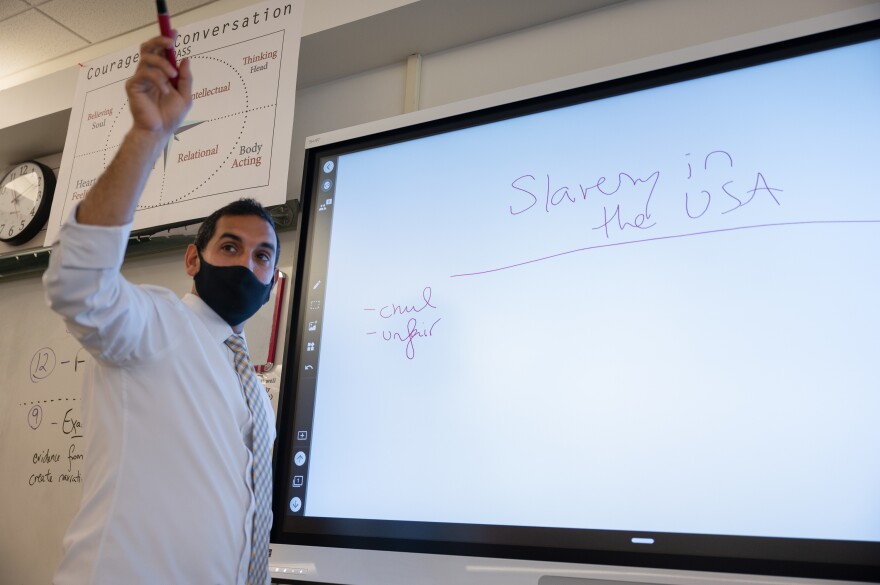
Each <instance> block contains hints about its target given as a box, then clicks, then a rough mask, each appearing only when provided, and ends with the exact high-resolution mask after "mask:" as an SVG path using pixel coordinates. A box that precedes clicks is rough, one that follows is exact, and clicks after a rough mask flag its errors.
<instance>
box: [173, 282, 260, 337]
mask: <svg viewBox="0 0 880 585" xmlns="http://www.w3.org/2000/svg"><path fill="white" fill-rule="evenodd" d="M181 300H182V301H183V304H185V305H186V306H187V307H189V308H190V309H191V310H192V312H193V313H195V314H196V316H197V317H198V318H199V320H201V322H202V323H204V325H205V328H206V329H207V330H208V333H210V334H211V337H212V338H213V339H215V340H217V342H218V343H225V342H226V340H227V339H229V336H230V335H232V334H233V333H235V332H234V331H232V327H231V326H230V325H229V323H227V322H226V321H224V320H223V319H222V318H221V317H220V315H218V314H217V313H216V312H214V309H212V308H211V307H209V306H208V305H207V303H205V301H203V300H202V299H201V297H199V296H198V295H194V294H192V293H187V294H185V295H183V299H181ZM237 335H241V336H242V337H244V332H241V333H239V334H237Z"/></svg>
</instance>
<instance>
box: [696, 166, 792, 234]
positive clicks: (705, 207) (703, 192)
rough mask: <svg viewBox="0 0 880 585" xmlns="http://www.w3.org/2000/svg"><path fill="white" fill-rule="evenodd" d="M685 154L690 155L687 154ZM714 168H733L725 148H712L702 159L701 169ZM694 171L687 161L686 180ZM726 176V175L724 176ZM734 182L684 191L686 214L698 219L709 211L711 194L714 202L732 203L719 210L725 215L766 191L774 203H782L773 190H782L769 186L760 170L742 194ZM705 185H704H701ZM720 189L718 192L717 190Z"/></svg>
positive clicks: (711, 204) (708, 170)
mask: <svg viewBox="0 0 880 585" xmlns="http://www.w3.org/2000/svg"><path fill="white" fill-rule="evenodd" d="M686 156H690V154H687V155H686ZM710 167H711V168H712V170H714V169H724V170H729V169H732V168H733V157H732V156H731V155H730V153H729V152H727V151H725V150H713V151H712V152H710V153H709V154H707V155H706V157H705V158H704V159H703V171H706V172H707V173H708V172H711V171H710ZM693 177H694V172H693V167H692V166H691V163H690V162H688V176H687V178H688V180H691V179H693ZM725 178H726V177H725ZM733 184H734V181H725V182H724V183H722V184H721V185H720V187H712V188H711V190H710V189H708V188H704V189H699V190H698V191H697V190H695V191H694V194H691V192H690V191H685V193H684V210H685V213H687V216H688V217H689V218H691V219H700V218H701V217H703V216H704V215H706V212H707V211H709V208H710V207H712V206H713V205H715V204H713V202H712V199H713V194H714V195H715V196H716V202H717V201H718V199H720V200H721V202H722V204H724V203H726V204H727V205H728V206H729V205H733V207H729V208H727V209H724V210H723V211H721V215H726V214H728V213H730V212H732V211H736V210H737V209H740V208H743V207H745V206H747V205H748V204H750V203H751V202H752V201H754V200H755V196H756V195H757V194H758V193H762V192H763V193H766V194H768V195H769V196H770V197H771V198H772V199H773V201H774V202H775V203H776V205H782V203H780V202H779V199H778V198H777V197H776V195H775V193H774V192H779V193H781V192H782V189H779V188H776V187H771V186H770V185H769V184H768V183H767V179H766V178H765V177H764V174H763V173H762V172H761V171H758V172H757V173H756V175H755V183H754V186H753V187H752V188H751V189H749V190H747V191H745V194H744V195H738V194H737V192H736V190H735V188H734V187H731V185H733ZM701 186H704V187H705V186H706V185H701ZM719 191H720V192H719Z"/></svg>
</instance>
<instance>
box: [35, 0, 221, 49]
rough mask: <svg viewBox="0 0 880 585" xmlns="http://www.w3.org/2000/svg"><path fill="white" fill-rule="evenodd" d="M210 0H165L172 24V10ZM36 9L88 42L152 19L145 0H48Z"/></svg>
mask: <svg viewBox="0 0 880 585" xmlns="http://www.w3.org/2000/svg"><path fill="white" fill-rule="evenodd" d="M213 1H214V0H169V1H168V2H167V4H168V9H169V11H170V12H171V17H172V21H171V22H172V24H174V20H173V18H174V15H175V14H179V13H181V12H185V11H187V10H191V9H193V8H196V7H198V6H202V5H204V4H210V3H211V2H213ZM40 10H41V11H43V12H45V13H46V14H47V15H49V16H50V17H52V18H53V19H55V20H57V21H58V22H63V23H64V26H66V27H67V28H69V29H70V30H72V31H74V32H76V34H78V35H80V36H82V37H83V38H85V39H88V40H89V41H90V42H92V43H96V42H99V41H103V40H106V39H109V38H111V37H115V36H117V35H121V34H123V33H127V32H129V31H132V30H135V29H138V28H141V27H143V26H147V25H149V24H151V23H156V5H155V3H153V2H147V1H145V0H50V1H49V2H46V3H45V4H43V5H41V6H40ZM156 32H157V33H158V32H159V25H158V24H157V25H156Z"/></svg>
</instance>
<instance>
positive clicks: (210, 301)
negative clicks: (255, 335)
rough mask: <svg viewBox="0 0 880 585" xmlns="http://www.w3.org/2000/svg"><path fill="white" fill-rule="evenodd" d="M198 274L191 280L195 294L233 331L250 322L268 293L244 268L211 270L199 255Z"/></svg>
mask: <svg viewBox="0 0 880 585" xmlns="http://www.w3.org/2000/svg"><path fill="white" fill-rule="evenodd" d="M199 261H200V266H199V271H198V273H197V274H196V275H195V276H194V277H193V280H194V281H195V284H196V292H197V293H199V297H201V299H202V300H203V301H205V303H206V304H207V305H208V306H209V307H211V308H212V309H214V312H216V313H217V314H218V315H220V317H221V318H222V319H223V320H224V321H226V322H227V323H229V324H230V325H231V326H233V327H235V326H236V325H239V324H241V323H244V322H245V321H247V320H248V319H250V318H251V317H252V316H253V314H254V313H256V312H257V311H258V310H259V309H260V307H262V306H263V305H264V304H265V303H266V301H268V300H269V295H270V294H271V292H272V284H273V283H271V282H270V283H269V284H263V283H262V282H260V279H258V278H257V277H256V276H254V273H253V272H251V271H250V270H248V269H247V268H245V267H244V266H214V265H212V264H208V263H207V262H206V261H205V259H204V258H203V257H202V253H201V252H199Z"/></svg>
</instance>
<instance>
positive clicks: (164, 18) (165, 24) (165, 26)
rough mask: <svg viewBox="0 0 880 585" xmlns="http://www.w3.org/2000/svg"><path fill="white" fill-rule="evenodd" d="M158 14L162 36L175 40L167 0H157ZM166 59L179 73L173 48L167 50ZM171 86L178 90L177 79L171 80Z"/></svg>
mask: <svg viewBox="0 0 880 585" xmlns="http://www.w3.org/2000/svg"><path fill="white" fill-rule="evenodd" d="M156 12H158V13H159V31H160V32H161V33H162V36H163V37H169V38H172V39H173V38H174V35H173V34H172V33H171V19H170V18H168V6H167V5H166V4H165V0H156ZM165 58H166V59H168V62H169V63H171V65H172V66H173V67H174V70H175V71H177V54H176V53H175V52H174V47H173V46H172V47H171V48H170V49H165ZM171 85H172V86H174V89H177V77H174V78H172V79H171Z"/></svg>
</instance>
